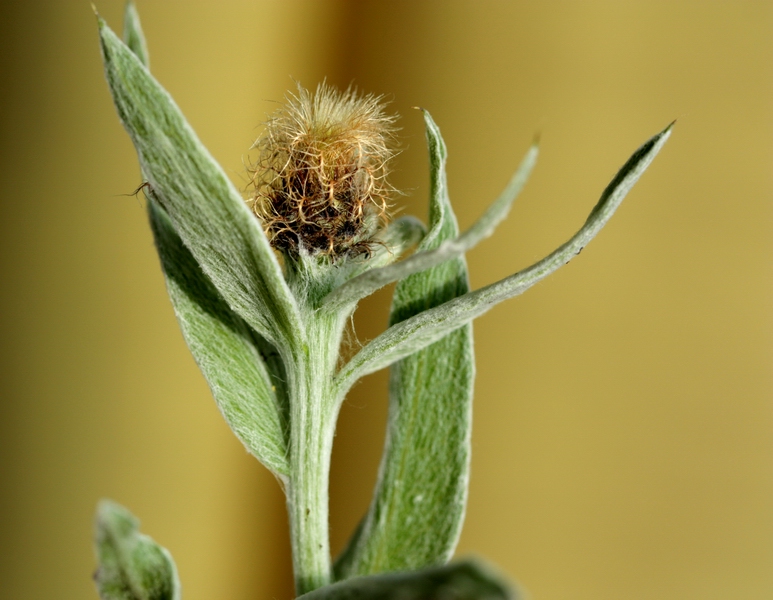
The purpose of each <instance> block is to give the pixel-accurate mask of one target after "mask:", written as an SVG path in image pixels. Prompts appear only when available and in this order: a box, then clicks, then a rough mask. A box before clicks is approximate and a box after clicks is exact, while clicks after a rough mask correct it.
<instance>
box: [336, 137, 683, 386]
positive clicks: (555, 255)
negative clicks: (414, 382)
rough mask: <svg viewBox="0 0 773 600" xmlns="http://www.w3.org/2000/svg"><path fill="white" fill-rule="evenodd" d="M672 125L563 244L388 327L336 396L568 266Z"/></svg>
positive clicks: (343, 377) (357, 359)
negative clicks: (521, 267) (494, 280)
mask: <svg viewBox="0 0 773 600" xmlns="http://www.w3.org/2000/svg"><path fill="white" fill-rule="evenodd" d="M672 127H673V123H671V124H670V125H669V126H668V127H666V129H664V130H663V131H662V132H660V133H659V134H657V135H656V136H654V137H652V138H651V139H649V140H648V141H647V142H645V143H644V144H643V145H642V146H641V147H640V148H639V149H638V150H636V152H634V154H633V156H631V158H629V159H628V161H627V162H626V163H625V164H624V165H623V167H622V168H621V169H620V171H619V172H618V173H617V175H615V177H614V179H613V180H612V182H611V183H610V184H609V185H608V186H607V188H606V189H605V190H604V192H603V193H602V194H601V198H600V200H599V201H598V203H597V204H596V206H595V207H594V208H593V210H592V211H591V213H590V215H589V216H588V219H587V220H586V221H585V224H584V225H583V226H582V227H581V228H580V230H579V231H578V232H577V233H576V234H575V235H574V236H573V237H572V238H571V239H570V240H569V241H568V242H566V243H565V244H563V245H562V246H560V247H559V248H557V249H556V250H554V251H553V252H552V253H551V254H549V255H548V256H546V257H545V258H543V259H542V260H540V261H539V262H537V263H535V264H533V265H532V266H530V267H528V268H526V269H524V270H523V271H519V272H518V273H516V274H514V275H511V276H510V277H507V278H505V279H502V280H501V281H498V282H497V283H493V284H491V285H488V286H486V287H484V288H481V289H479V290H476V291H474V292H470V293H468V294H465V295H464V296H460V297H458V298H455V299H453V300H450V301H448V302H446V303H445V304H441V305H440V306H438V307H436V308H433V309H430V310H427V311H425V312H423V313H419V314H417V315H415V316H413V317H411V318H410V319H407V320H405V321H402V322H400V323H397V324H396V325H393V326H392V327H390V328H389V329H387V330H386V331H385V332H384V333H382V334H381V335H379V336H378V337H376V338H375V339H374V340H372V341H371V342H370V343H369V344H368V345H367V346H365V347H364V348H362V350H360V351H359V352H358V353H357V354H356V355H355V356H354V357H352V359H351V360H350V361H349V363H348V364H347V365H346V366H345V367H344V368H343V369H342V370H341V372H340V373H339V376H338V378H339V382H338V384H339V386H340V389H341V393H344V390H348V389H349V387H350V386H351V385H352V384H353V383H354V382H355V381H357V380H358V379H359V378H360V377H363V376H365V375H367V374H368V373H373V372H375V371H378V370H380V369H383V368H384V367H387V366H389V365H390V364H392V363H393V362H395V361H397V360H400V359H401V358H403V357H405V356H408V355H409V354H412V353H414V352H416V351H418V350H421V349H422V348H424V347H426V346H427V345H429V344H431V343H433V342H435V341H436V340H438V339H440V338H442V337H443V336H444V335H447V334H448V333H449V332H451V331H453V330H454V329H456V328H458V327H461V326H462V325H464V324H465V323H469V322H470V321H471V320H472V319H474V318H476V317H479V316H480V315H482V314H483V313H485V312H486V311H488V310H490V309H491V308H492V307H493V306H495V305H496V304H498V303H499V302H502V301H503V300H506V299H508V298H512V297H513V296H517V295H518V294H522V293H523V292H525V291H526V290H527V289H529V288H530V287H531V286H533V285H534V284H535V283H537V282H538V281H540V280H542V279H544V278H545V277H547V276H548V275H550V274H551V273H553V272H554V271H556V270H557V269H559V268H560V267H562V266H564V265H565V264H566V263H568V262H569V261H570V260H571V259H572V258H574V257H575V256H576V255H577V254H579V253H580V251H581V250H582V249H583V248H584V247H585V246H586V245H587V244H588V242H590V241H591V240H592V239H593V238H594V237H595V236H596V234H597V233H598V232H599V231H601V229H602V228H603V227H604V225H606V223H607V221H609V219H610V218H611V217H612V215H613V214H614V212H615V210H616V209H617V207H618V206H619V205H620V203H621V202H622V201H623V198H625V195H626V194H627V193H628V191H629V190H630V189H631V188H632V187H633V185H634V184H635V183H636V181H638V179H639V177H641V175H642V173H644V171H645V170H646V169H647V167H648V166H649V165H650V163H651V162H652V160H653V159H654V158H655V156H656V155H657V154H658V152H660V150H661V149H662V148H663V145H664V144H665V143H666V140H668V138H669V136H670V135H671V128H672Z"/></svg>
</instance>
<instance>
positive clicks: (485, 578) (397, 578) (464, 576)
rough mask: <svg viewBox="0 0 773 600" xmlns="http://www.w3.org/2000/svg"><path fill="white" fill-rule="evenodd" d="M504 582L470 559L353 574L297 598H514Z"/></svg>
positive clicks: (458, 599) (309, 599) (352, 599)
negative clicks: (429, 566) (402, 570)
mask: <svg viewBox="0 0 773 600" xmlns="http://www.w3.org/2000/svg"><path fill="white" fill-rule="evenodd" d="M515 598H516V596H515V595H514V594H513V593H512V592H511V591H510V590H509V589H508V587H507V585H506V584H505V583H503V582H502V581H500V580H499V579H498V578H497V577H495V576H494V575H492V574H490V573H488V572H487V571H486V570H485V569H484V568H483V567H481V566H480V565H478V564H477V563H475V562H473V561H464V562H460V563H456V564H452V565H446V566H444V567H439V568H438V567H436V568H432V569H426V570H423V571H412V572H407V573H390V574H387V575H370V576H368V577H354V578H353V579H347V580H346V581H340V582H338V583H334V584H333V585H328V586H325V587H322V588H319V589H317V590H314V591H313V592H309V593H308V594H304V595H303V596H300V597H299V598H298V600H508V599H511V600H515Z"/></svg>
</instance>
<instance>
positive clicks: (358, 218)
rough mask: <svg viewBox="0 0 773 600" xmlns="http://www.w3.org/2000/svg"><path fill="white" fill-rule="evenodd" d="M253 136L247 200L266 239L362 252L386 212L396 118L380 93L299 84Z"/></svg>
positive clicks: (315, 249) (279, 244) (336, 252)
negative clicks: (255, 137) (260, 132)
mask: <svg viewBox="0 0 773 600" xmlns="http://www.w3.org/2000/svg"><path fill="white" fill-rule="evenodd" d="M287 100H288V102H287V104H286V106H285V107H284V108H282V109H280V110H279V111H277V112H276V113H274V114H273V115H272V116H271V117H270V118H269V120H268V121H267V122H266V124H265V131H264V133H263V135H262V136H261V137H260V138H259V139H258V141H257V142H255V148H257V149H258V150H259V151H260V156H259V158H258V160H257V162H256V163H255V164H254V165H253V166H252V184H253V186H254V193H253V196H252V206H253V210H254V212H255V214H256V215H257V216H258V217H259V218H260V219H261V220H262V221H263V223H264V227H265V229H266V233H267V234H268V236H269V239H270V240H271V243H272V245H273V246H274V247H275V248H277V249H279V250H281V251H283V252H285V253H289V254H297V253H298V252H299V251H300V249H301V248H303V249H304V250H306V251H307V252H309V253H312V254H314V253H317V254H320V253H321V254H325V255H328V256H330V257H331V258H333V259H336V258H339V257H342V256H347V255H352V254H358V253H361V252H362V251H363V250H365V251H367V249H368V248H367V245H368V240H369V238H370V237H371V236H372V235H373V233H374V231H375V229H376V228H377V227H378V225H379V222H383V221H385V220H386V217H387V210H388V208H389V196H390V194H391V193H392V192H393V189H392V188H391V186H390V185H389V184H388V183H387V181H386V176H387V174H388V166H387V165H388V162H389V160H390V159H391V158H392V157H393V156H394V151H393V150H392V148H391V143H392V141H393V137H394V136H393V133H394V121H395V117H393V116H390V115H386V114H384V109H383V103H382V101H381V98H378V97H375V96H372V95H367V96H361V95H358V94H357V93H356V92H355V91H353V90H352V89H349V90H347V91H345V92H339V91H337V90H335V89H332V88H331V87H329V86H327V85H326V84H324V83H323V84H321V85H319V86H318V87H317V91H316V92H315V93H314V94H311V93H309V92H308V91H307V90H305V89H304V88H302V87H301V86H300V85H299V86H298V93H297V95H295V94H288V98H287Z"/></svg>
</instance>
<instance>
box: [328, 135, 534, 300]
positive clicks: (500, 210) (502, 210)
mask: <svg viewBox="0 0 773 600" xmlns="http://www.w3.org/2000/svg"><path fill="white" fill-rule="evenodd" d="M538 154H539V149H538V146H537V144H536V142H535V143H534V144H533V145H532V147H531V148H529V151H528V152H527V153H526V156H525V157H524V158H523V160H522V161H521V164H520V165H519V166H518V169H517V170H516V172H515V174H514V175H513V177H512V178H511V179H510V182H509V183H508V184H507V187H505V189H504V190H503V191H502V193H501V194H500V196H499V198H497V199H496V200H495V201H494V203H493V204H492V205H491V206H490V207H489V208H488V209H487V210H486V212H485V213H483V215H481V217H480V218H479V219H478V220H477V221H476V222H475V224H473V226H472V227H470V228H469V229H468V230H467V231H465V232H464V233H463V234H462V235H460V236H458V237H457V236H456V235H455V236H454V237H453V238H448V239H445V240H443V243H441V244H438V245H435V246H432V247H426V248H423V249H422V250H421V251H419V252H417V253H416V254H414V255H413V256H411V257H410V258H407V259H406V260H404V261H402V262H399V263H395V264H391V265H389V266H386V267H381V268H378V269H370V270H368V271H367V272H365V273H363V274H362V275H359V276H358V277H356V278H353V279H351V280H350V281H348V282H346V283H345V284H344V285H342V286H341V287H339V288H338V289H336V290H334V291H332V292H331V293H330V294H329V295H328V296H327V298H325V300H324V301H323V302H324V304H325V305H326V307H327V308H328V310H336V309H337V308H338V307H339V306H343V305H345V304H347V303H350V302H353V303H356V302H357V301H359V300H361V299H362V298H365V297H366V296H369V295H370V294H372V293H373V292H375V291H377V290H379V289H381V288H382V287H384V286H385V285H387V284H390V283H392V282H394V281H399V280H400V279H403V278H405V277H408V276H409V275H412V274H413V273H419V272H421V271H424V270H425V269H429V268H430V267H434V266H435V265H439V264H441V263H443V262H445V261H447V260H450V259H452V258H458V257H460V256H462V255H463V254H464V253H465V252H467V251H468V250H470V249H472V248H474V247H475V246H476V245H477V244H478V242H480V241H481V240H483V239H485V238H487V237H489V236H490V235H491V234H492V233H493V232H494V229H495V228H496V226H497V225H499V223H500V222H501V221H502V220H503V219H504V218H505V217H507V213H508V212H510V207H511V206H512V205H513V202H514V201H515V199H516V198H517V197H518V194H520V193H521V190H522V189H523V186H524V185H525V184H526V181H527V180H528V179H529V175H530V174H531V172H532V170H533V169H534V165H536V164H537V155H538ZM457 235H458V232H457Z"/></svg>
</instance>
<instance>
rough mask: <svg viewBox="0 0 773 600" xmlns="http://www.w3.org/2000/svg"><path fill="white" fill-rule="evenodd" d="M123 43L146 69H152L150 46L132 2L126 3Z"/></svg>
mask: <svg viewBox="0 0 773 600" xmlns="http://www.w3.org/2000/svg"><path fill="white" fill-rule="evenodd" d="M123 41H124V43H125V44H126V45H127V46H128V48H129V50H131V51H132V52H134V54H135V56H136V57H137V58H138V59H139V60H140V62H141V63H142V64H143V65H145V67H146V68H150V58H149V56H148V46H147V44H146V43H145V34H144V33H142V25H141V24H140V15H139V13H138V12H137V7H136V5H135V4H134V2H133V1H132V0H128V1H127V2H126V6H125V7H124V13H123Z"/></svg>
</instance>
